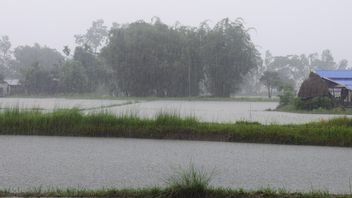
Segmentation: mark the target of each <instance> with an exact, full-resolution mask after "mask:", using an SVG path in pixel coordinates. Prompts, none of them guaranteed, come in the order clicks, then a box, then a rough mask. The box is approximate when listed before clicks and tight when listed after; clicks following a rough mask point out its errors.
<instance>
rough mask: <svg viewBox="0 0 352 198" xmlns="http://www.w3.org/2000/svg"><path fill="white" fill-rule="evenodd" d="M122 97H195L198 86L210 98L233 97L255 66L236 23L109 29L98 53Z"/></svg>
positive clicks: (135, 25)
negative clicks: (102, 46)
mask: <svg viewBox="0 0 352 198" xmlns="http://www.w3.org/2000/svg"><path fill="white" fill-rule="evenodd" d="M101 55H102V57H103V58H104V60H105V61H106V64H107V65H109V66H111V67H112V68H113V70H114V74H115V78H116V80H117V85H118V88H119V89H120V91H121V92H123V93H124V94H126V95H137V96H149V95H157V96H189V95H199V93H200V91H201V89H200V84H203V85H205V86H206V87H207V88H208V91H210V93H211V94H212V95H214V96H229V95H230V94H231V93H233V92H235V91H236V90H237V89H238V87H239V85H240V82H241V81H242V78H243V76H244V75H245V74H246V73H248V72H249V71H250V70H251V69H252V68H254V67H256V66H257V65H258V63H259V62H260V58H259V53H258V51H257V50H256V49H255V47H254V44H253V43H252V42H251V40H250V37H249V34H248V32H247V30H245V29H244V27H243V24H242V22H240V21H238V20H236V21H230V20H229V19H224V20H222V21H220V22H219V23H218V24H217V25H216V26H215V27H214V28H210V27H209V26H208V25H207V24H206V23H202V24H201V25H200V27H198V28H196V27H187V26H182V25H175V26H172V27H170V26H167V25H166V24H164V23H162V22H161V21H160V19H158V18H155V20H153V21H152V22H151V23H146V22H144V21H137V22H135V23H132V24H127V25H122V26H120V25H115V26H114V28H113V29H112V30H111V33H110V38H109V43H108V45H107V46H106V47H104V48H103V50H102V54H101Z"/></svg>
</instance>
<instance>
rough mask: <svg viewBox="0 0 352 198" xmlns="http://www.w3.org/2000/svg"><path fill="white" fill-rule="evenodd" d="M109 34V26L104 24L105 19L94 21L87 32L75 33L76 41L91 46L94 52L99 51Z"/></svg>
mask: <svg viewBox="0 0 352 198" xmlns="http://www.w3.org/2000/svg"><path fill="white" fill-rule="evenodd" d="M107 36H108V30H107V26H105V25H104V20H103V19H98V20H96V21H93V23H92V26H91V27H90V28H89V29H88V30H87V32H86V33H85V34H78V35H75V38H76V43H77V44H78V45H80V46H81V47H83V46H89V47H90V48H91V49H92V50H93V53H97V52H98V49H99V48H100V47H101V46H102V45H103V43H104V42H105V40H106V39H107Z"/></svg>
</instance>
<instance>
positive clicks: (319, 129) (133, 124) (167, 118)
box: [0, 108, 352, 147]
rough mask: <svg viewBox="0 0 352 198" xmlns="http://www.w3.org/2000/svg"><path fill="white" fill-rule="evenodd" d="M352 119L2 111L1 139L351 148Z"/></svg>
mask: <svg viewBox="0 0 352 198" xmlns="http://www.w3.org/2000/svg"><path fill="white" fill-rule="evenodd" d="M351 126H352V119H350V118H346V117H343V118H337V119H333V120H326V121H324V120H323V121H320V122H313V123H308V124H289V125H278V124H270V125H262V124H259V123H256V122H237V123H203V122H200V121H198V120H197V119H196V118H194V117H187V118H181V117H180V116H179V115H178V114H177V113H173V114H167V113H160V114H158V115H157V116H156V117H155V118H154V119H142V118H139V117H138V116H136V115H134V114H124V115H118V116H116V115H112V114H110V113H108V112H103V111H102V112H98V113H91V114H84V113H82V112H81V111H80V110H79V109H58V110H55V111H54V112H42V111H40V110H20V109H19V108H12V109H6V110H2V111H0V135H45V136H87V137H126V138H151V139H180V140H207V141H226V142H252V143H272V144H295V145H323V146H344V147H351V146H352V127H351Z"/></svg>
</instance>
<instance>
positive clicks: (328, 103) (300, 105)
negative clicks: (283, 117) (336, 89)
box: [294, 97, 335, 110]
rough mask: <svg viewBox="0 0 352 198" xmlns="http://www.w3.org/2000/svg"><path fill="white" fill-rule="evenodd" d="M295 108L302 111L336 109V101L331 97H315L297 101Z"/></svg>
mask: <svg viewBox="0 0 352 198" xmlns="http://www.w3.org/2000/svg"><path fill="white" fill-rule="evenodd" d="M294 104H295V107H296V108H297V109H302V110H313V109H319V108H321V109H332V108H334V106H335V104H334V100H333V99H332V98H330V97H314V98H311V99H300V98H296V99H295V102H294Z"/></svg>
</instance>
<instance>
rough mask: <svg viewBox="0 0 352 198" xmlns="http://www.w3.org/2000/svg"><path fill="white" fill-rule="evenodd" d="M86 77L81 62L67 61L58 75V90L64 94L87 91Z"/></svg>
mask: <svg viewBox="0 0 352 198" xmlns="http://www.w3.org/2000/svg"><path fill="white" fill-rule="evenodd" d="M87 84H88V76H87V71H86V69H85V68H84V67H83V66H82V64H81V62H79V61H74V60H72V61H71V60H68V61H66V62H65V64H64V66H63V67H62V70H61V71H60V74H59V90H60V91H61V92H64V93H82V92H85V91H87V89H88V88H87Z"/></svg>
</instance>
